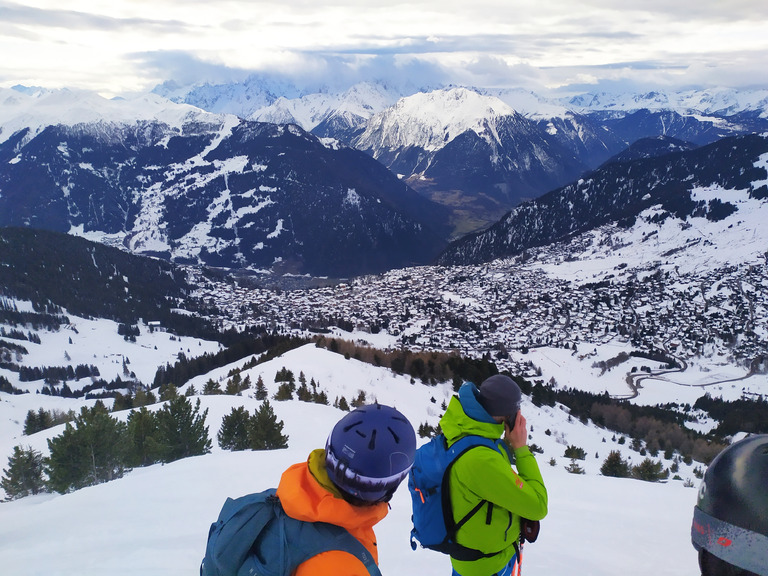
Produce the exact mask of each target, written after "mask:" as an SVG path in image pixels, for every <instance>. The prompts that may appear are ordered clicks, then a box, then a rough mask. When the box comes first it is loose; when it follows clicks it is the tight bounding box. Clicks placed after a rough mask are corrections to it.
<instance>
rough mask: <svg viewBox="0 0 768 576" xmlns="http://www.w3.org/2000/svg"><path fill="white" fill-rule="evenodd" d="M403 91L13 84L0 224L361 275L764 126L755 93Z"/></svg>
mask: <svg viewBox="0 0 768 576" xmlns="http://www.w3.org/2000/svg"><path fill="white" fill-rule="evenodd" d="M159 94H164V95H165V96H168V97H171V98H173V99H174V100H175V101H178V103H177V102H172V101H171V100H168V99H166V98H165V97H161V96H160V95H159ZM401 94H402V92H401V91H398V90H397V89H394V88H391V87H386V86H382V85H377V84H370V83H368V84H361V85H357V86H354V87H353V88H351V89H348V90H346V91H344V92H343V93H340V94H335V93H332V92H330V91H325V92H314V93H303V92H302V91H300V90H298V89H297V88H295V87H286V86H280V85H277V84H269V85H264V84H263V83H259V82H258V81H257V80H256V79H252V80H251V81H250V82H249V83H244V84H241V85H226V86H210V85H204V86H197V87H194V88H192V89H185V88H182V87H179V86H172V85H170V84H166V85H163V86H161V87H158V89H157V90H156V93H155V94H149V95H142V96H138V97H135V98H133V99H128V100H111V101H110V100H105V99H103V98H100V97H98V96H95V95H93V94H88V93H84V92H76V91H69V90H60V91H48V90H43V89H24V88H21V87H17V88H15V89H11V90H8V89H4V90H2V91H0V155H1V156H2V160H3V162H2V163H0V223H2V224H3V225H20V226H37V227H44V228H48V229H52V230H58V231H65V232H70V233H75V234H80V235H84V236H86V237H89V238H92V239H98V240H99V241H102V242H106V243H110V244H113V245H123V246H125V247H126V248H128V249H130V250H132V251H134V252H137V253H143V254H154V255H161V256H163V257H166V258H170V259H172V260H174V261H177V262H188V263H200V264H206V265H211V266H221V267H227V268H244V269H247V270H250V271H268V272H278V273H286V272H287V273H296V274H312V275H318V276H349V275H356V274H364V273H369V272H376V271H381V270H385V269H388V268H393V267H398V266H404V265H409V264H425V263H429V262H431V261H432V259H433V258H434V257H435V255H436V254H437V253H439V252H440V250H441V249H442V248H444V246H445V244H446V242H447V241H448V240H455V239H457V238H459V237H461V236H463V235H465V234H467V233H471V232H475V231H477V230H480V229H484V228H486V227H488V226H490V225H492V224H494V223H495V222H497V221H498V220H499V219H500V218H501V217H502V216H503V215H504V214H506V213H507V212H508V211H509V210H510V209H512V208H514V207H516V206H518V205H519V204H520V203H521V202H523V201H526V200H528V199H533V198H537V197H539V196H541V195H542V194H544V193H546V192H548V191H550V190H553V189H557V188H560V187H562V186H566V185H568V184H570V183H572V182H575V181H577V180H578V179H579V178H582V177H584V176H585V174H589V173H590V172H591V171H593V170H595V169H596V168H598V167H599V166H600V165H601V164H602V163H604V162H606V161H607V160H609V159H611V158H613V157H615V156H616V155H617V154H621V153H623V151H625V150H626V149H627V148H628V147H629V146H630V145H632V144H634V143H635V142H637V141H639V140H642V139H644V138H658V137H665V138H674V139H677V140H680V141H681V142H684V143H686V144H684V146H687V147H692V146H701V145H705V144H709V143H712V142H715V141H717V140H720V139H722V138H724V137H728V136H731V135H738V134H742V133H755V132H760V131H761V130H766V129H768V118H766V112H765V98H766V94H765V93H763V92H759V91H755V92H753V93H732V92H725V91H710V92H700V93H685V94H676V95H667V94H661V93H654V94H646V95H642V96H636V97H634V98H626V97H625V98H619V97H616V96H613V97H609V96H608V95H592V96H586V95H584V96H581V97H579V98H572V99H571V100H569V101H553V100H547V99H545V98H542V97H539V96H537V95H535V94H531V93H530V92H525V91H519V90H518V91H510V90H507V91H497V92H496V93H495V94H494V93H492V92H490V91H482V90H473V89H468V88H460V87H452V88H445V89H438V90H432V91H430V92H415V93H413V94H410V95H406V96H404V97H401ZM289 96H292V98H289ZM185 101H186V102H190V103H194V104H195V105H194V106H193V105H191V104H189V103H184V102H185ZM515 103H518V104H519V105H520V107H521V108H522V109H524V110H525V113H524V114H523V113H521V112H520V111H519V110H517V109H515V107H514V106H513V104H515ZM694 105H698V106H700V107H701V108H702V109H703V110H694V109H693V108H692V106H694ZM199 106H204V107H207V108H209V109H210V110H211V111H207V112H206V111H204V110H202V109H201V108H200V107H199ZM644 106H648V107H644ZM665 106H666V107H665ZM225 110H226V111H235V112H237V113H238V114H239V115H234V114H231V113H223V111H225ZM725 113H728V114H731V115H730V116H723V115H722V114H725ZM718 114H719V115H718ZM244 116H247V118H249V119H244V118H243V117H244ZM274 122H279V123H278V124H275V123H274ZM301 126H303V128H302V127H301ZM306 130H311V131H312V132H308V131H306ZM313 133H314V134H313ZM358 151H359V152H358ZM663 152H664V149H663V147H656V148H654V151H653V152H649V151H648V150H646V151H645V154H646V155H647V154H655V155H659V154H661V153H663ZM371 157H373V159H374V160H376V161H375V162H374V161H373V160H371V159H370V158H371ZM624 158H625V159H626V156H625V157H624ZM382 165H383V166H384V167H386V168H387V169H388V170H389V172H387V170H385V169H383V168H382V167H381V166H382ZM41 168H42V169H41ZM687 176H688V175H681V177H682V178H686V177H687ZM606 185H607V186H610V183H607V184H606ZM30 191H31V193H30ZM584 224H585V223H582V228H583V225H584ZM342 248H343V249H342Z"/></svg>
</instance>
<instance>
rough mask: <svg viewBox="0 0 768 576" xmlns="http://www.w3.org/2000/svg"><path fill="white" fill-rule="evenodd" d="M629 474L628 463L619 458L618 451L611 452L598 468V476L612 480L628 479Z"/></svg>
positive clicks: (619, 453)
mask: <svg viewBox="0 0 768 576" xmlns="http://www.w3.org/2000/svg"><path fill="white" fill-rule="evenodd" d="M631 472H632V471H631V470H630V467H629V462H627V461H626V460H624V458H622V457H621V452H619V451H618V450H611V453H610V454H608V457H607V458H606V459H605V461H604V462H603V465H602V466H601V467H600V474H602V475H603V476H612V477H614V478H629V476H630V474H631Z"/></svg>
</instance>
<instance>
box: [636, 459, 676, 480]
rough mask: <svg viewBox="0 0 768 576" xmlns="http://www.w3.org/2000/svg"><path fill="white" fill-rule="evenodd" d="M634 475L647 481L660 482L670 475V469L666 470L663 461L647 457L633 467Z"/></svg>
mask: <svg viewBox="0 0 768 576" xmlns="http://www.w3.org/2000/svg"><path fill="white" fill-rule="evenodd" d="M632 477H633V478H637V479H638V480H645V481H646V482H658V481H659V480H663V479H664V478H668V477H669V470H664V467H663V465H662V463H661V462H655V461H653V460H651V459H650V458H646V459H645V460H643V461H642V462H640V464H638V465H637V466H633V467H632Z"/></svg>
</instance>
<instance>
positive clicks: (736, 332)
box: [195, 259, 768, 371]
mask: <svg viewBox="0 0 768 576" xmlns="http://www.w3.org/2000/svg"><path fill="white" fill-rule="evenodd" d="M195 282H196V284H197V285H198V287H199V288H198V290H197V292H196V294H195V299H196V300H197V303H198V304H199V305H200V304H201V305H204V306H205V309H206V310H208V311H209V314H210V311H211V310H215V311H216V312H215V313H214V315H215V316H217V319H218V320H219V321H220V322H221V323H222V324H223V325H224V327H229V326H235V327H238V328H243V327H246V326H263V327H265V328H267V329H268V330H276V331H278V332H323V331H325V330H327V329H328V328H329V327H331V326H337V327H340V328H342V329H344V330H348V331H350V332H351V331H359V332H365V333H370V334H371V335H375V334H379V333H381V332H382V331H386V333H387V334H389V335H390V336H391V337H393V338H394V342H395V343H394V344H393V346H394V347H404V348H409V349H412V350H422V349H428V350H439V351H454V350H455V351H458V352H460V353H461V354H463V355H466V356H470V357H480V356H483V355H489V356H490V357H491V358H493V359H494V361H496V362H497V364H498V365H499V367H500V368H502V367H504V364H505V362H507V361H509V362H512V361H511V360H508V352H509V351H511V350H518V351H520V350H525V349H526V348H531V347H536V346H556V347H574V346H575V345H577V344H582V343H588V344H595V345H599V344H605V343H609V342H615V341H620V342H625V343H629V344H630V345H631V347H632V349H636V350H638V351H640V352H646V353H648V352H660V353H664V354H666V355H668V356H671V357H674V358H676V359H679V361H680V362H682V363H684V362H685V361H686V360H687V359H689V358H693V357H696V356H703V355H707V356H711V355H719V356H722V357H723V360H724V361H728V362H731V363H736V364H739V365H742V366H745V367H747V368H751V369H753V370H756V371H759V370H766V369H768V267H767V266H766V265H744V266H732V267H727V268H719V269H717V270H711V271H707V272H703V273H697V274H680V273H678V272H676V271H675V270H674V269H669V267H663V266H659V265H653V266H645V267H643V268H632V267H631V266H621V267H618V269H617V270H616V273H615V274H608V275H603V277H602V279H601V280H599V281H596V282H584V281H580V282H574V281H567V280H563V279H561V278H555V277H552V276H551V275H549V274H547V273H544V272H543V271H541V270H540V269H538V268H537V267H536V266H535V264H531V263H521V261H520V260H519V259H517V260H515V259H506V260H505V259H502V260H497V261H494V262H491V263H488V264H484V265H477V266H461V267H439V266H425V267H417V268H406V269H398V270H393V271H390V272H387V273H384V274H380V275H375V276H366V277H360V278H356V279H353V280H350V281H347V282H342V283H335V284H333V285H329V286H325V287H318V288H306V289H266V288H258V287H254V286H252V285H249V282H246V281H242V280H241V281H231V279H230V281H223V280H221V279H219V280H214V279H211V278H206V277H204V276H200V277H198V278H197V279H196V281H195ZM574 349H575V348H574ZM509 367H510V368H512V367H513V366H509ZM515 368H519V367H515Z"/></svg>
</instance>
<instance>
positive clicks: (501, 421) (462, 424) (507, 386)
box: [440, 374, 547, 576]
mask: <svg viewBox="0 0 768 576" xmlns="http://www.w3.org/2000/svg"><path fill="white" fill-rule="evenodd" d="M521 397H522V395H521V393H520V388H519V387H518V385H517V384H516V383H515V381H514V380H512V379H511V378H509V377H508V376H503V375H500V374H499V375H495V376H491V377H490V378H488V379H486V380H485V381H483V382H482V384H480V386H479V387H478V386H476V385H475V384H473V383H471V382H466V383H464V384H463V385H462V386H461V388H460V389H459V393H458V395H457V396H454V397H453V398H451V401H450V403H449V404H448V408H447V410H446V412H445V414H444V415H443V417H442V418H441V419H440V427H441V428H442V431H443V434H445V437H446V440H447V441H448V445H449V446H450V445H451V444H453V443H454V442H456V441H457V440H458V439H459V438H462V437H464V436H468V435H477V436H484V437H486V438H490V439H498V438H499V437H500V436H501V435H502V434H504V441H505V445H506V447H507V450H505V453H502V452H501V451H496V450H493V449H491V448H488V447H477V448H473V449H472V450H469V451H468V452H466V453H465V454H463V455H462V456H460V457H459V458H458V459H457V460H456V462H455V464H454V465H453V467H452V468H451V471H450V477H449V487H450V488H449V490H450V499H451V505H452V507H453V515H454V519H455V520H456V521H457V522H458V521H459V520H461V519H462V518H464V517H465V516H466V515H467V514H468V513H469V512H470V511H471V510H472V509H473V508H474V507H475V506H476V505H477V504H478V503H479V502H481V501H486V504H484V505H483V506H482V507H481V508H480V510H479V511H478V512H477V513H475V514H473V515H472V516H471V517H470V518H469V520H467V521H466V523H465V524H464V525H463V526H461V527H460V528H459V530H458V532H457V534H456V540H457V541H458V543H459V544H462V545H464V546H467V547H469V548H474V549H477V550H480V551H482V552H484V553H486V554H489V555H488V556H486V557H483V558H480V559H478V560H474V561H461V560H458V559H456V558H451V565H452V566H453V574H454V576H492V575H499V576H508V575H513V574H518V573H519V565H520V561H521V558H519V557H518V546H516V543H517V542H518V541H519V540H520V519H521V518H527V519H529V520H541V519H542V518H544V517H545V516H546V515H547V489H546V487H545V486H544V481H543V480H542V477H541V472H540V471H539V466H538V464H537V463H536V459H535V458H534V456H533V454H532V453H531V451H530V450H529V449H528V446H527V441H528V431H527V427H526V422H525V417H524V416H523V415H522V413H521V412H520V401H521ZM510 454H511V455H512V456H513V457H514V461H515V466H516V468H517V471H515V470H514V469H513V468H512V464H511V457H510Z"/></svg>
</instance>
